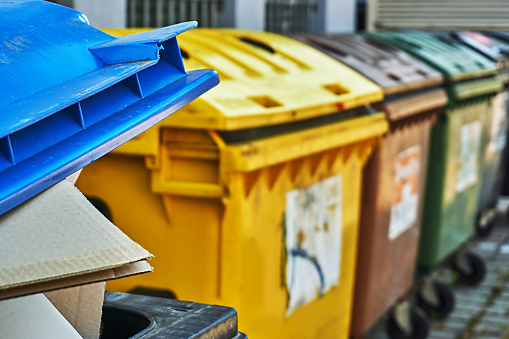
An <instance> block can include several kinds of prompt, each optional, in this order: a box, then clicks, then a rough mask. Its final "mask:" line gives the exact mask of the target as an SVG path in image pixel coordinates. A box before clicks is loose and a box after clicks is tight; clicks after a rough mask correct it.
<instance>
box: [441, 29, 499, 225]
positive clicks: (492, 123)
mask: <svg viewBox="0 0 509 339" xmlns="http://www.w3.org/2000/svg"><path fill="white" fill-rule="evenodd" d="M451 35H452V36H453V37H454V38H456V39H457V40H459V41H461V42H463V43H464V44H465V45H467V46H469V47H470V48H472V49H474V50H476V51H477V52H479V53H481V54H482V55H484V56H486V57H487V58H489V59H490V60H492V61H493V62H495V63H496V64H497V68H498V74H499V77H500V78H501V79H502V81H503V82H504V84H505V87H506V90H505V91H504V92H502V93H499V94H497V96H496V97H495V98H494V99H493V102H492V104H491V107H490V114H489V115H488V116H487V121H486V126H487V134H486V138H487V140H486V141H485V145H486V149H485V151H484V160H483V171H482V183H481V193H480V198H479V199H480V200H479V212H480V214H481V217H482V213H483V212H485V211H487V210H489V209H491V208H495V207H496V203H497V198H498V196H499V194H500V193H501V191H502V187H503V181H504V172H505V166H504V163H505V162H506V160H504V157H505V156H504V153H505V152H504V150H505V147H506V140H507V132H508V129H507V124H508V110H507V105H508V102H507V100H508V98H509V92H508V89H507V86H508V83H509V57H508V54H507V53H509V43H507V42H504V41H503V40H500V39H497V38H496V37H488V36H486V35H484V34H482V33H479V32H453V33H451Z"/></svg>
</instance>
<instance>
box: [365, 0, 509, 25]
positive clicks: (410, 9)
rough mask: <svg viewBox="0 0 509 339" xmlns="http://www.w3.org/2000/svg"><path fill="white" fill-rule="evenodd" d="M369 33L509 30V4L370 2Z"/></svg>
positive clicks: (503, 0) (485, 0) (479, 0)
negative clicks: (424, 30)
mask: <svg viewBox="0 0 509 339" xmlns="http://www.w3.org/2000/svg"><path fill="white" fill-rule="evenodd" d="M367 21H368V29H388V28H404V27H414V28H453V29H498V30H508V29H509V0H368V20H367Z"/></svg>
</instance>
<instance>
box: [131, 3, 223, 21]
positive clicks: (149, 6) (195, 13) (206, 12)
mask: <svg viewBox="0 0 509 339" xmlns="http://www.w3.org/2000/svg"><path fill="white" fill-rule="evenodd" d="M221 6H222V0H128V1H127V26H128V27H162V26H168V25H172V24H176V23H178V22H183V21H190V20H196V21H198V23H199V25H200V27H217V26H218V24H217V17H218V11H219V10H220V7H221Z"/></svg>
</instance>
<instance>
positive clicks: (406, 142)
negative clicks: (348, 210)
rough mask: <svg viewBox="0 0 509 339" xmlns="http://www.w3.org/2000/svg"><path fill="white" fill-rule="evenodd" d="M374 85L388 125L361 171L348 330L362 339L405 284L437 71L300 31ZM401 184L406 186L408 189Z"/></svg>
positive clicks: (377, 49)
mask: <svg viewBox="0 0 509 339" xmlns="http://www.w3.org/2000/svg"><path fill="white" fill-rule="evenodd" d="M298 38H299V39H301V40H303V41H305V42H307V43H310V44H311V45H314V46H315V47H318V48H320V49H321V50H323V51H324V52H326V53H328V54H329V55H331V56H333V57H336V58H337V59H338V60H340V61H342V62H344V63H345V64H347V65H349V66H350V67H352V68H354V69H356V70H358V71H360V72H362V73H363V74H364V75H365V76H367V77H370V78H371V79H372V80H373V81H375V82H376V83H377V84H379V85H380V86H382V88H383V90H384V93H385V100H384V101H383V102H382V103H379V104H375V107H376V108H377V109H379V110H382V111H384V113H385V115H386V117H387V119H388V121H389V124H390V128H389V131H388V132H387V133H386V134H385V135H384V136H383V137H382V140H381V143H380V145H379V147H378V148H377V149H375V150H374V152H373V155H372V156H371V158H370V159H369V160H368V163H367V166H366V168H365V170H364V181H363V193H362V209H361V226H360V231H359V248H358V258H357V273H356V282H355V297H354V306H353V315H352V328H351V333H352V335H353V336H354V337H362V334H364V333H365V332H366V331H367V330H368V329H369V328H370V327H371V325H373V324H374V323H375V321H376V320H377V319H378V318H379V317H380V316H382V315H383V314H384V312H386V311H387V310H388V309H389V308H390V307H391V306H392V305H393V304H394V303H395V302H396V301H397V300H398V299H402V298H404V297H405V296H406V294H407V293H408V292H409V290H410V288H411V287H412V284H413V278H414V269H415V260H416V256H417V246H418V243H419V233H420V227H421V209H422V202H423V198H424V188H425V183H426V168H427V163H428V161H427V158H428V146H429V135H430V128H431V125H432V123H433V120H434V117H435V116H436V115H437V114H440V113H441V111H442V107H443V106H444V105H445V104H446V103H447V95H446V93H445V90H444V89H443V88H441V87H439V85H440V84H441V83H442V81H443V79H442V75H441V74H440V73H439V72H438V71H436V70H434V69H433V68H431V67H429V66H427V65H426V64H424V63H422V62H419V61H418V60H416V59H414V58H412V57H411V56H409V55H408V54H406V53H404V52H402V51H400V50H397V49H395V48H394V47H391V46H389V45H386V44H384V43H383V42H380V41H377V40H373V39H369V38H366V37H362V36H354V35H329V36H320V35H303V36H299V37H298ZM408 188H411V189H410V190H408Z"/></svg>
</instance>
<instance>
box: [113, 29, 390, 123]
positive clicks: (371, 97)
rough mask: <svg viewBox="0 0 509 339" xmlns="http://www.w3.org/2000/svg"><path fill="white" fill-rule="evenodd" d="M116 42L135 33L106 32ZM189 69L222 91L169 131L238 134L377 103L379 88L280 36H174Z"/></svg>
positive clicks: (219, 32)
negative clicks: (211, 73)
mask: <svg viewBox="0 0 509 339" xmlns="http://www.w3.org/2000/svg"><path fill="white" fill-rule="evenodd" d="M105 31H106V32H108V33H110V34H113V35H115V36H120V35H126V34H130V33H132V32H138V31H140V30H139V29H131V30H129V29H105ZM179 44H180V47H181V50H182V54H183V57H184V64H185V65H186V67H187V68H188V69H198V68H203V67H211V68H214V69H217V71H218V73H219V76H220V78H221V84H220V85H219V86H217V88H214V90H212V91H210V92H208V93H207V94H206V95H204V96H202V97H201V98H200V99H199V100H196V101H195V102H194V103H193V104H191V105H190V106H188V107H187V108H186V109H185V110H183V111H182V112H180V113H179V114H178V115H176V116H175V117H173V118H172V119H168V120H165V121H164V124H165V125H167V126H173V127H186V128H199V129H217V130H230V131H231V130H239V129H244V128H252V127H263V126H268V125H276V124H283V123H289V122H294V121H299V120H305V119H309V118H314V117H318V116H324V115H328V114H331V113H335V112H337V111H340V110H348V109H351V108H355V107H359V106H362V105H366V104H369V103H372V102H376V101H379V100H381V99H382V98H383V93H382V90H381V88H380V87H379V86H377V85H376V84H374V83H373V82H372V81H370V80H368V79H367V78H365V77H364V76H362V75H361V74H359V73H357V72H356V71H354V70H352V69H350V68H349V67H347V66H345V65H343V64H341V63H339V62H337V61H336V60H334V59H332V58H331V57H329V56H327V55H325V54H323V53H321V52H319V51H317V50H316V49H314V48H311V47H309V46H307V45H306V44H303V43H301V42H299V41H296V40H294V39H290V38H288V37H285V36H281V35H278V34H273V33H267V32H256V31H248V30H234V29H196V30H192V31H189V32H186V34H183V35H182V37H179Z"/></svg>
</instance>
